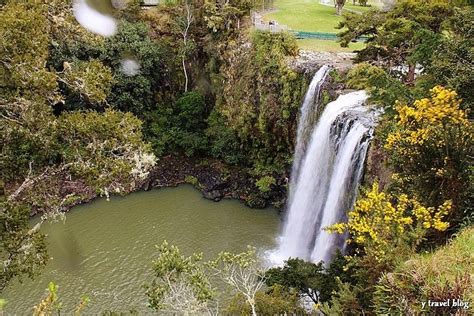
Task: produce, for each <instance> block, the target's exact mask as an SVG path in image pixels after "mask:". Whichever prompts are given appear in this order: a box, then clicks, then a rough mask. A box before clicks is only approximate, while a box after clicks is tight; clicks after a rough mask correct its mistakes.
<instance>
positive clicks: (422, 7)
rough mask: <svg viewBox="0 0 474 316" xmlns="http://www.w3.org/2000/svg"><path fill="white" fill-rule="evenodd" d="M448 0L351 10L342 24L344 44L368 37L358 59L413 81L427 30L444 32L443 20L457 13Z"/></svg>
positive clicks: (410, 0)
mask: <svg viewBox="0 0 474 316" xmlns="http://www.w3.org/2000/svg"><path fill="white" fill-rule="evenodd" d="M453 12H454V8H453V7H452V6H451V5H450V4H449V2H447V1H422V0H400V1H397V2H396V4H395V6H394V7H393V8H392V9H391V10H389V11H386V12H383V11H377V10H370V11H368V12H365V13H363V14H355V13H349V14H347V15H346V16H345V17H344V20H343V21H342V22H341V23H340V24H339V26H338V28H340V29H343V31H342V32H340V33H339V34H338V36H339V38H340V41H341V46H343V47H346V46H347V45H348V44H349V43H350V42H351V41H354V40H356V39H357V38H359V37H361V36H366V37H367V40H366V43H367V45H366V47H365V48H363V49H362V50H360V51H358V52H357V58H356V60H357V61H359V62H360V61H368V62H370V63H373V64H375V65H377V66H381V67H383V68H384V69H386V70H387V71H388V72H389V73H393V74H394V75H397V76H399V77H401V78H402V79H403V80H404V81H405V82H406V83H409V84H413V83H414V79H415V75H416V71H417V68H416V67H417V64H418V63H419V62H422V59H420V58H418V57H419V55H418V54H417V48H418V47H419V46H420V45H422V44H424V42H425V40H427V38H426V36H424V34H426V32H432V33H435V34H441V32H442V30H443V25H444V24H443V22H444V21H445V19H446V18H447V17H450V16H452V15H453Z"/></svg>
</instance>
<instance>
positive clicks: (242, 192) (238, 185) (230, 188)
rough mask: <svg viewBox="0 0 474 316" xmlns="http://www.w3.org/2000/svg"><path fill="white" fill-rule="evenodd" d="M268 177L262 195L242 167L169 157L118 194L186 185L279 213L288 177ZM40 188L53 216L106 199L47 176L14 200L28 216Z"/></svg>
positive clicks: (83, 185)
mask: <svg viewBox="0 0 474 316" xmlns="http://www.w3.org/2000/svg"><path fill="white" fill-rule="evenodd" d="M272 176H273V178H274V179H275V181H274V183H273V184H271V185H269V187H268V191H267V190H265V192H262V191H261V190H259V188H258V187H257V185H256V181H257V180H258V177H254V176H252V175H250V174H249V172H248V170H247V169H246V168H244V167H240V166H229V165H226V164H224V163H223V162H221V161H219V160H217V159H209V158H195V157H193V158H190V157H186V156H177V155H169V156H165V157H161V158H159V159H158V161H157V163H156V166H155V167H154V168H153V169H152V170H151V171H150V172H149V174H148V176H147V177H146V178H145V179H143V180H142V181H141V182H138V183H135V185H131V186H129V188H128V189H126V190H124V191H123V192H121V195H127V194H130V193H133V192H137V191H149V190H152V189H155V188H157V189H158V188H166V187H176V186H178V185H180V184H185V183H188V184H191V185H193V186H194V187H195V188H196V189H198V190H199V191H201V193H202V196H203V197H204V198H206V199H209V200H212V201H215V202H217V201H220V200H222V199H237V200H240V201H243V202H244V203H245V204H246V205H247V206H248V207H251V208H257V209H259V208H265V207H267V206H274V207H276V208H277V209H281V208H282V207H283V206H284V205H285V201H286V195H287V183H288V177H289V174H287V173H286V172H285V173H284V174H282V175H278V174H273V175H272ZM18 186H19V184H16V183H15V184H14V183H10V184H9V185H7V186H6V187H5V190H6V192H13V191H14V190H15V188H17V187H18ZM44 186H47V187H48V192H49V193H48V197H47V198H48V199H50V200H51V201H54V207H49V209H54V211H57V212H67V211H69V210H70V209H71V208H73V207H74V206H77V205H81V204H86V203H88V202H91V201H93V200H95V199H96V198H98V197H101V196H108V195H109V194H108V193H107V194H104V192H97V191H96V190H94V189H93V188H92V187H91V186H89V185H88V184H87V182H86V181H85V180H84V179H80V178H74V177H73V176H71V174H69V173H66V172H61V171H57V172H50V173H48V174H45V175H44V177H40V178H37V179H35V182H34V183H32V184H31V187H30V189H29V190H25V191H24V192H22V193H21V194H20V195H19V196H17V199H18V200H22V201H25V202H27V203H28V204H29V205H30V206H31V213H30V215H31V216H34V215H37V214H41V213H43V212H44V209H45V207H44V203H43V201H42V199H38V198H36V199H35V197H34V196H33V195H34V194H35V192H36V191H38V190H37V189H38V188H41V187H44ZM112 194H113V193H110V195H112ZM52 204H53V203H52Z"/></svg>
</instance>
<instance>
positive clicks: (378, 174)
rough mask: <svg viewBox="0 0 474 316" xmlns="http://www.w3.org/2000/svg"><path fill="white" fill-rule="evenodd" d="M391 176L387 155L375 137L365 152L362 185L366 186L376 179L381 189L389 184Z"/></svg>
mask: <svg viewBox="0 0 474 316" xmlns="http://www.w3.org/2000/svg"><path fill="white" fill-rule="evenodd" d="M391 176H392V171H391V170H390V168H389V166H388V157H387V155H386V154H385V152H384V150H383V144H382V143H381V142H380V140H379V139H377V138H375V139H373V140H372V143H371V145H370V147H369V151H368V152H367V158H366V160H365V171H364V177H363V179H362V185H363V186H368V185H370V184H371V183H373V182H374V181H377V182H378V183H379V187H380V189H381V190H383V189H385V188H386V187H387V186H388V185H389V184H390V179H391Z"/></svg>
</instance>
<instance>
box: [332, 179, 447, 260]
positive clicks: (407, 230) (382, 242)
mask: <svg viewBox="0 0 474 316" xmlns="http://www.w3.org/2000/svg"><path fill="white" fill-rule="evenodd" d="M392 201H396V202H392ZM450 209H451V201H446V202H444V203H443V204H442V205H441V206H439V207H437V208H435V207H425V206H423V205H421V204H420V203H419V202H418V201H417V200H416V199H413V198H409V197H408V196H407V195H406V194H401V195H400V196H398V197H393V196H391V195H390V194H387V193H385V192H379V186H378V184H377V183H374V184H373V186H372V189H371V190H368V191H365V192H364V193H363V196H362V198H360V199H359V200H358V201H357V202H356V205H355V207H354V209H353V210H352V211H350V212H349V214H348V221H347V223H337V224H334V225H332V226H330V227H328V228H327V230H329V231H330V232H336V233H339V234H343V233H344V232H346V231H347V232H349V233H350V235H351V238H350V239H349V240H348V242H349V243H350V242H352V243H356V244H358V245H359V246H362V247H363V248H364V249H365V250H366V252H367V250H370V251H371V252H372V253H374V254H375V256H376V258H377V259H378V260H382V259H383V257H384V255H385V254H386V252H387V251H393V250H394V249H395V248H396V247H397V246H399V245H408V246H410V247H414V246H416V245H417V244H418V243H419V242H420V241H421V239H422V237H423V235H424V234H425V233H426V232H427V230H428V229H435V230H438V231H444V230H446V229H447V228H448V226H449V223H447V222H445V221H443V219H444V217H445V216H446V215H447V214H448V212H449V211H450ZM369 248H370V249H369Z"/></svg>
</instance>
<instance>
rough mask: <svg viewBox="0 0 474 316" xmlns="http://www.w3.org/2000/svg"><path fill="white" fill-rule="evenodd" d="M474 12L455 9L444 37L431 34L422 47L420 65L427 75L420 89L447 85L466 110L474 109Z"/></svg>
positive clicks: (447, 22)
mask: <svg viewBox="0 0 474 316" xmlns="http://www.w3.org/2000/svg"><path fill="white" fill-rule="evenodd" d="M473 25H474V8H473V7H472V6H471V7H462V8H455V10H454V14H453V16H451V17H450V18H449V19H447V20H446V22H445V28H446V31H445V32H444V33H443V34H433V33H427V34H426V37H427V38H429V39H430V40H425V42H426V45H423V46H420V48H419V50H418V51H417V53H418V54H419V58H417V60H419V63H420V64H421V65H422V66H423V68H424V72H423V75H422V77H421V78H420V84H419V85H420V86H422V87H423V86H426V87H428V88H431V87H433V86H435V85H444V86H445V87H447V88H450V89H453V90H455V91H456V92H457V93H458V94H459V97H460V98H461V99H462V100H463V102H462V105H461V106H462V107H463V109H466V110H470V113H469V115H472V108H473V106H474V93H472V87H473V86H474V50H473V49H472V47H474V26H473Z"/></svg>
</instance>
